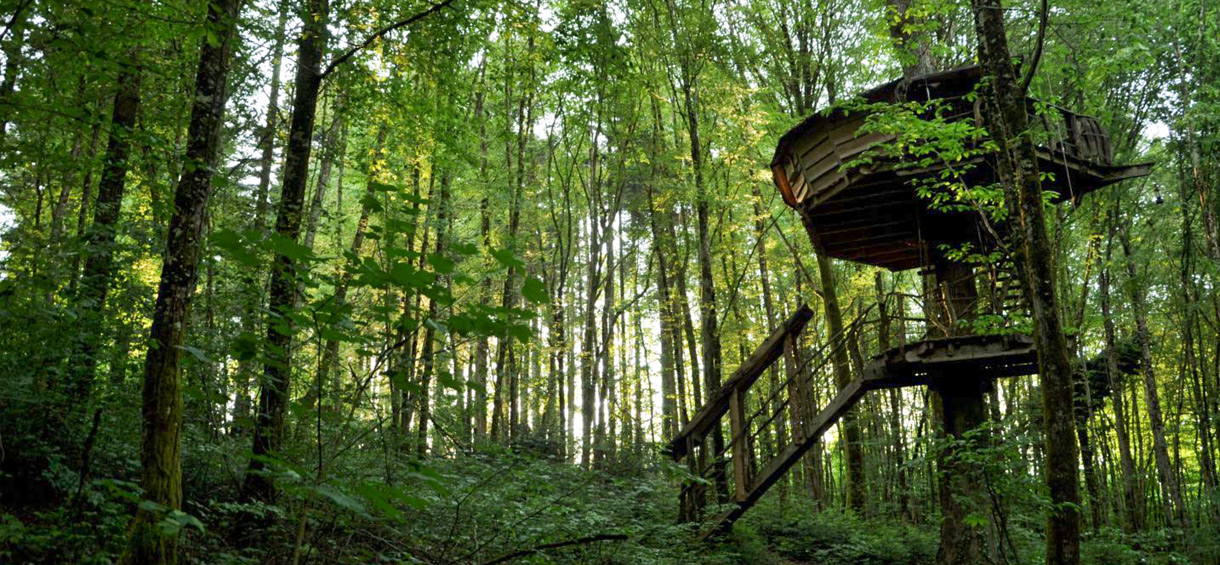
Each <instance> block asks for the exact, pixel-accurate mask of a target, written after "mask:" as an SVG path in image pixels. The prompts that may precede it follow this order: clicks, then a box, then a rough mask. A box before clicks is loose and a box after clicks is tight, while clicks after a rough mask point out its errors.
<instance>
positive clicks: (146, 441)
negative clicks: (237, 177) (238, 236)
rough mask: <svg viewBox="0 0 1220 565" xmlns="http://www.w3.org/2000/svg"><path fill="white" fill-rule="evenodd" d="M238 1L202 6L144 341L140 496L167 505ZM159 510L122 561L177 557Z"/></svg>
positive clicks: (144, 522) (177, 497)
mask: <svg viewBox="0 0 1220 565" xmlns="http://www.w3.org/2000/svg"><path fill="white" fill-rule="evenodd" d="M240 7H241V0H221V1H220V2H216V3H211V4H209V5H208V18H207V25H208V26H209V27H210V28H211V29H213V30H215V33H216V40H217V41H216V43H212V42H209V41H206V40H205V41H202V42H201V44H200V47H199V69H198V71H197V72H196V75H195V97H194V99H193V100H194V103H193V105H192V107H191V121H190V126H189V131H188V134H187V149H186V156H185V161H186V166H185V167H184V168H183V169H184V170H185V171H186V172H185V174H184V175H183V176H182V178H181V179H180V180H179V181H178V189H177V191H176V193H175V195H174V215H173V218H172V219H171V220H170V226H169V238H168V242H167V243H166V251H165V260H164V262H163V263H162V268H161V282H160V285H159V287H158V289H157V304H156V309H155V310H154V312H153V321H152V329H151V330H150V332H149V342H150V346H149V348H148V356H147V358H146V361H145V365H144V394H143V396H144V405H143V416H144V418H143V434H142V436H141V442H140V464H141V468H142V474H141V486H142V487H143V489H144V495H143V496H144V499H145V500H147V501H150V502H152V503H154V504H156V505H157V506H158V508H164V509H165V511H174V510H179V509H181V508H182V456H181V450H182V445H181V433H182V390H181V388H182V387H181V380H180V378H179V369H180V367H179V357H180V355H181V345H182V341H183V338H184V337H185V335H186V330H187V325H188V321H189V319H188V315H189V312H190V305H191V295H192V294H193V293H194V289H195V281H196V279H197V278H198V266H199V256H200V240H201V239H202V237H203V229H204V225H205V224H206V220H207V216H208V200H209V198H210V196H211V193H212V176H213V174H214V171H215V168H216V151H217V148H218V147H219V146H220V129H221V126H222V125H223V123H224V108H225V101H226V98H227V93H226V87H227V85H228V77H229V56H230V54H231V53H232V51H233V42H234V37H235V35H236V33H235V32H236V29H237V24H238V16H239V13H240ZM163 518H164V516H163V515H162V514H161V513H160V512H159V511H151V510H150V509H149V508H146V507H145V506H144V505H141V506H140V508H139V509H138V510H137V512H136V516H135V518H134V519H133V521H132V525H131V528H130V537H129V540H128V544H127V548H126V550H125V551H124V553H123V557H122V559H121V562H122V563H170V564H172V563H177V561H178V536H177V534H176V532H175V533H174V534H170V535H167V534H166V533H165V531H164V529H163V528H161V527H159V525H160V524H159V523H160V521H161V520H162V519H163Z"/></svg>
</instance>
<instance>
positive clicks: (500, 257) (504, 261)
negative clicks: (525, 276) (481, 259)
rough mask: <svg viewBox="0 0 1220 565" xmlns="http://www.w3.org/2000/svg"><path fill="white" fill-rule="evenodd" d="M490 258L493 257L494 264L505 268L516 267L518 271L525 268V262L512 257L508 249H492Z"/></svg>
mask: <svg viewBox="0 0 1220 565" xmlns="http://www.w3.org/2000/svg"><path fill="white" fill-rule="evenodd" d="M491 256H492V257H495V259H496V262H498V263H500V264H501V265H504V266H505V267H516V268H518V269H523V268H525V262H524V261H522V260H520V259H518V258H516V257H514V256H513V252H512V251H511V250H508V249H492V250H491Z"/></svg>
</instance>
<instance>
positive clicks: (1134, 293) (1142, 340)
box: [1115, 218, 1187, 527]
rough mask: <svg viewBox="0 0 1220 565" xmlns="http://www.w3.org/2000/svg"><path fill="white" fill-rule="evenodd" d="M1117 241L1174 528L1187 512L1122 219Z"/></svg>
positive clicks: (1168, 515) (1165, 501)
mask: <svg viewBox="0 0 1220 565" xmlns="http://www.w3.org/2000/svg"><path fill="white" fill-rule="evenodd" d="M1115 225H1116V226H1117V227H1118V241H1119V243H1120V244H1121V245H1122V246H1123V255H1124V256H1125V257H1126V267H1127V278H1128V281H1127V289H1128V293H1129V295H1130V298H1131V312H1132V314H1134V315H1135V338H1136V341H1138V342H1139V346H1140V355H1141V359H1140V368H1141V369H1142V370H1143V373H1144V402H1145V403H1146V404H1147V405H1148V426H1149V428H1151V430H1152V454H1153V456H1154V458H1155V460H1156V470H1157V475H1159V476H1160V479H1161V481H1160V486H1161V502H1162V504H1164V506H1165V519H1166V520H1167V521H1169V522H1170V523H1172V524H1173V525H1175V526H1179V527H1180V526H1184V525H1186V524H1187V518H1186V509H1185V508H1183V506H1182V491H1181V490H1180V489H1179V488H1178V478H1177V473H1176V472H1174V468H1173V465H1172V463H1171V462H1170V461H1169V446H1168V444H1167V443H1166V442H1165V421H1164V417H1163V416H1162V414H1161V398H1160V394H1158V393H1157V389H1156V373H1155V371H1154V370H1153V366H1152V336H1151V335H1150V334H1149V333H1148V315H1147V312H1148V307H1147V305H1146V304H1145V302H1144V300H1145V298H1144V293H1143V292H1142V291H1141V290H1140V289H1139V287H1138V286H1137V285H1138V283H1139V279H1138V278H1137V276H1138V273H1137V272H1136V270H1135V260H1134V258H1132V256H1131V238H1130V236H1129V235H1128V233H1127V227H1126V226H1125V225H1123V223H1122V220H1121V219H1119V218H1116V221H1115Z"/></svg>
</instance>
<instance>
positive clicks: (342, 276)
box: [302, 120, 386, 409]
mask: <svg viewBox="0 0 1220 565" xmlns="http://www.w3.org/2000/svg"><path fill="white" fill-rule="evenodd" d="M336 121H338V120H336ZM332 129H333V128H332ZM385 138H386V128H385V127H384V126H383V127H380V128H378V129H377V144H376V146H375V147H374V149H373V164H372V166H370V167H369V170H368V184H367V185H366V188H365V191H364V199H362V200H361V201H360V218H359V219H358V220H356V233H354V234H353V235H352V245H351V247H350V248H349V251H350V252H351V257H353V258H359V257H360V253H362V252H363V250H364V232H365V230H367V229H368V227H369V215H370V213H371V212H372V210H371V208H370V207H369V204H370V203H371V202H372V201H373V199H374V198H375V197H376V194H377V191H376V185H377V183H376V180H374V179H375V178H376V176H377V172H378V167H380V161H381V159H382V148H383V147H384V145H385ZM318 183H319V184H321V183H322V175H321V174H319V175H318ZM344 263H345V265H346V266H345V267H343V268H342V272H340V273H339V280H338V282H336V283H335V293H334V294H333V295H332V298H331V304H330V308H331V311H332V312H334V313H335V315H334V317H332V318H330V319H329V320H328V323H329V324H330V325H332V326H333V325H337V324H339V323H340V322H341V321H342V316H344V315H345V310H346V306H347V287H348V285H349V284H351V282H352V276H353V274H354V273H353V271H352V269H355V267H356V266H355V265H353V264H351V263H350V261H345V262H344ZM338 360H339V340H337V339H335V338H333V337H331V338H328V339H327V340H326V342H325V343H324V344H323V346H322V358H321V360H319V361H318V371H317V374H316V375H315V376H314V380H315V383H316V384H315V386H313V387H310V391H309V392H308V393H306V395H305V400H304V401H303V402H302V404H304V405H305V407H306V408H308V409H312V408H313V406H314V404H313V403H314V402H315V401H319V400H321V399H320V398H319V397H318V392H317V391H318V390H319V389H320V388H321V384H322V383H325V382H326V381H327V380H328V379H329V378H330V376H331V374H332V373H333V371H334V369H335V363H336V362H337V361H338Z"/></svg>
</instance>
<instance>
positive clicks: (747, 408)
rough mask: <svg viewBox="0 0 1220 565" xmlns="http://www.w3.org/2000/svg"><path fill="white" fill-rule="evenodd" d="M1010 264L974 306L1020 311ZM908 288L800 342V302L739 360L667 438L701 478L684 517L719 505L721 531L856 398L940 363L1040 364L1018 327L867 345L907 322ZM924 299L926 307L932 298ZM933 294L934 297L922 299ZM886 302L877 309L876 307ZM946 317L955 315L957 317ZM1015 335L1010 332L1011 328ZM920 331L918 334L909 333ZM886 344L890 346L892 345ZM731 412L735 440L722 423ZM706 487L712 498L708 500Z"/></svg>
mask: <svg viewBox="0 0 1220 565" xmlns="http://www.w3.org/2000/svg"><path fill="white" fill-rule="evenodd" d="M1012 272H1013V271H1012V266H1011V264H1008V263H1002V264H998V265H991V266H989V267H987V268H986V269H983V270H982V271H981V272H979V273H978V274H980V275H983V276H981V277H979V279H980V280H981V281H984V282H983V284H982V285H981V287H982V288H981V289H980V293H979V296H978V298H977V301H976V302H975V303H974V304H973V305H971V307H970V309H971V310H974V311H976V312H993V313H1003V312H1005V311H1013V310H1014V309H1015V310H1020V309H1023V300H1022V297H1021V296H1020V288H1019V286H1018V285H1017V279H1016V278H1015V277H1014V276H1013V275H1012ZM909 296H910V295H903V294H898V293H890V294H888V295H886V296H885V298H884V300H883V302H884V304H885V305H886V306H887V308H886V309H885V310H886V311H887V312H888V314H885V315H878V316H875V317H873V318H871V319H870V318H869V314H870V313H873V310H874V309H876V306H877V305H873V306H872V307H869V308H861V309H859V310H858V312H857V315H856V316H855V318H854V319H852V320H850V321H849V322H848V323H846V324H845V325H844V327H843V329H842V331H841V332H839V333H838V334H836V335H833V336H830V337H829V338H828V339H826V340H825V341H823V342H822V343H821V344H819V345H818V346H816V347H812V348H805V347H802V346H801V339H800V337H801V334H802V332H803V331H804V330H805V328H806V326H807V325H808V324H809V322H810V321H811V320H812V318H813V311H812V310H811V309H810V308H809V307H808V306H805V305H802V306H801V307H800V308H799V309H797V311H796V312H795V313H793V314H792V315H791V317H789V318H788V319H787V320H786V321H785V322H784V323H783V324H782V325H780V326H779V327H778V328H776V329H775V330H774V331H773V332H772V333H771V334H770V335H769V336H768V337H767V338H766V339H765V340H764V341H763V342H762V344H760V345H759V346H758V348H757V349H755V351H754V352H753V353H752V354H751V355H750V356H749V357H748V358H747V359H746V360H745V361H744V362H743V363H742V364H741V366H740V367H738V369H737V370H736V371H734V372H733V374H732V375H731V377H730V378H729V379H728V380H727V381H726V382H725V383H724V384H723V385H722V386H721V387H720V388H719V389H717V390H715V391H713V392H712V393H711V394H710V395H709V396H708V397H707V398H706V401H705V403H704V405H703V406H702V407H701V408H700V409H699V410H698V412H696V413H695V414H694V416H693V417H692V418H691V419H690V421H689V422H687V423H686V425H684V426H683V427H682V428H681V430H680V431H679V432H678V433H677V435H675V436H674V437H673V439H672V440H671V441H670V442H669V444H668V446H667V450H668V453H669V454H670V456H671V457H673V459H674V461H676V462H679V463H685V464H686V465H687V467H688V468H689V470H690V473H691V475H693V477H694V479H693V480H690V481H687V482H686V483H685V484H684V485H683V487H682V491H681V493H680V510H679V514H680V519H681V520H682V521H685V522H695V521H700V520H702V519H703V518H704V515H705V514H706V513H707V512H706V510H707V507H708V506H709V502H710V503H715V504H718V505H719V507H718V509H717V511H716V512H715V513H713V514H712V519H711V520H710V522H708V527H706V528H705V529H704V530H703V531H702V533H701V537H703V538H706V537H708V536H711V535H713V534H715V533H717V532H720V531H723V530H724V529H726V528H727V527H728V526H730V525H731V524H732V523H733V522H734V521H735V520H737V519H738V518H739V517H741V516H742V515H743V514H744V513H745V512H746V511H747V510H749V508H750V507H751V506H753V505H754V504H755V503H756V502H757V501H758V500H759V499H760V498H761V497H762V495H763V494H765V493H766V492H767V490H768V489H770V488H771V487H772V486H773V485H775V484H776V483H777V482H779V481H780V480H781V479H782V478H783V477H784V475H785V474H786V473H787V471H788V470H789V469H790V468H791V467H792V466H793V465H795V464H796V463H797V462H799V461H800V458H801V457H802V456H803V455H804V454H805V453H806V452H807V451H808V450H809V449H811V448H812V447H813V446H814V445H815V444H816V443H817V442H818V441H819V438H820V437H821V435H822V434H823V433H824V432H826V430H828V429H829V428H830V427H831V426H833V425H834V424H835V423H836V422H837V421H838V420H839V418H840V417H842V416H843V414H844V413H846V412H847V411H848V410H850V409H851V408H852V406H854V405H855V403H856V402H857V401H858V400H859V399H860V398H861V397H863V396H864V394H865V393H866V392H868V391H869V390H874V389H879V388H893V387H903V386H913V385H921V384H928V383H930V382H931V381H932V380H933V379H934V378H935V375H936V374H938V371H941V370H944V369H946V368H948V367H951V366H956V365H960V364H963V363H964V364H968V365H970V367H972V368H975V367H977V368H978V369H979V370H980V371H981V373H980V374H990V375H993V376H1012V375H1018V374H1028V373H1029V372H1031V371H1032V367H1033V365H1034V364H1036V363H1035V357H1034V355H1033V341H1032V339H1030V338H1029V337H1028V336H1020V335H1015V336H1014V335H1008V334H1005V335H979V336H966V337H960V338H935V339H928V336H927V335H923V336H918V335H916V336H909V335H907V334H906V330H905V328H906V327H907V326H906V325H905V324H904V323H900V324H899V328H900V330H899V331H898V332H895V333H894V334H893V335H892V338H893V339H894V340H895V341H896V345H897V347H894V348H891V349H887V350H886V351H882V352H880V353H878V354H876V355H871V356H866V355H864V352H863V351H861V349H862V348H863V344H864V342H865V340H864V339H863V334H862V332H863V330H864V328H865V327H866V326H868V325H870V324H876V323H878V322H882V321H884V322H885V323H890V322H894V321H899V322H905V321H914V320H916V319H913V318H907V317H906V315H905V312H904V308H902V307H901V306H899V307H898V308H893V307H892V306H894V304H893V303H894V302H897V301H899V300H903V299H905V298H907V297H909ZM910 298H914V299H915V302H916V304H917V307H918V308H919V309H920V310H923V311H926V309H927V307H928V304H920V303H919V301H920V299H921V297H910ZM922 298H923V299H926V298H927V297H922ZM878 310H880V309H878ZM948 323H950V324H952V323H955V322H954V321H952V320H950V321H948ZM926 327H927V328H928V329H927V331H932V332H935V333H936V334H941V333H944V332H945V331H946V330H947V329H948V328H941V327H939V326H937V325H935V324H934V323H933V324H929V325H928V326H926ZM1009 333H1010V332H1009ZM912 337H914V339H912ZM887 345H888V344H887ZM839 354H845V356H846V358H847V362H848V364H849V366H850V367H851V374H852V378H851V380H850V381H849V382H848V383H847V384H846V385H845V386H842V387H840V386H835V387H833V389H834V390H837V391H838V392H837V393H836V394H835V395H834V396H833V397H832V398H829V399H825V401H824V399H822V398H819V394H818V391H819V390H821V388H822V387H820V386H817V385H820V384H823V383H825V382H827V381H828V380H831V379H833V376H834V373H833V362H832V360H833V358H834V356H836V355H839ZM781 357H782V358H784V361H785V363H784V365H785V370H784V371H782V377H781V372H780V371H778V370H773V371H772V372H771V379H770V380H769V384H770V386H769V390H768V389H767V388H762V389H759V388H757V387H755V385H756V384H757V382H758V380H759V379H760V378H762V376H763V375H764V374H766V373H767V371H768V369H771V368H772V366H773V365H774V364H775V363H776V362H777V361H778V360H779V359H780V358H781ZM726 415H727V416H728V417H727V420H728V422H727V424H728V438H727V439H728V441H721V438H723V436H722V435H721V434H722V429H721V428H722V427H723V426H724V423H725V422H724V420H725V419H726V418H725V416H726ZM709 494H712V495H714V498H715V500H711V501H709Z"/></svg>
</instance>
